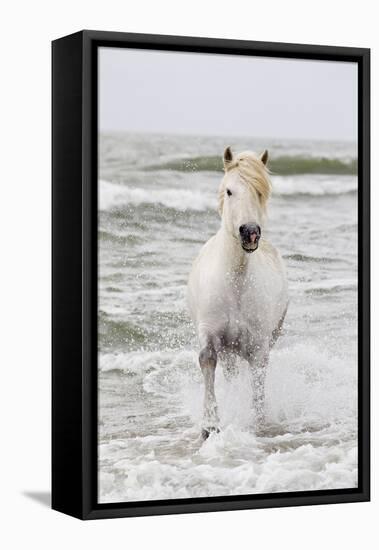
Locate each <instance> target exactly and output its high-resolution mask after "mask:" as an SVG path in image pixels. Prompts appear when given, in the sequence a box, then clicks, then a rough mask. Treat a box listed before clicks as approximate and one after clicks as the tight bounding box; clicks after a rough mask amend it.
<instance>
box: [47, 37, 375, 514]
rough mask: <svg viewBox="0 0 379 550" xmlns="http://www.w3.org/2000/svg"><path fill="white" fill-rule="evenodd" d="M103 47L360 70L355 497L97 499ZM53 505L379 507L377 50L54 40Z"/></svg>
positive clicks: (180, 509)
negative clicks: (373, 298) (373, 412)
mask: <svg viewBox="0 0 379 550" xmlns="http://www.w3.org/2000/svg"><path fill="white" fill-rule="evenodd" d="M100 46H102V47H104V46H112V47H118V48H139V49H144V50H166V51H180V52H203V53H209V54H212V53H218V54H220V53H222V54H226V55H228V54H234V55H244V56H252V55H254V56H257V55H258V56H262V55H264V56H265V57H277V58H297V59H313V60H334V61H353V62H356V63H357V64H358V86H359V89H358V113H359V120H358V182H359V187H358V189H359V192H358V209H359V215H358V231H359V250H358V266H359V269H358V271H359V273H358V277H359V278H358V315H359V327H358V357H359V364H358V370H359V377H358V411H359V432H358V433H359V435H358V465H359V476H358V477H359V483H358V487H357V488H356V489H341V490H319V491H306V492H293V493H274V494H259V495H238V496H230V497H211V498H192V499H177V500H166V501H165V500H159V501H150V502H125V503H117V504H98V503H97V49H98V48H99V47H100ZM52 99H53V102H52V142H53V143H52V159H53V165H52V183H53V188H52V191H53V193H52V213H53V224H52V231H53V250H52V257H53V265H52V278H53V289H52V348H53V352H52V508H53V509H55V510H58V511H61V512H64V513H66V514H69V515H72V516H75V517H77V518H81V519H96V518H114V517H123V516H145V515H155V514H178V513H188V512H205V511H218V510H241V509H248V508H267V507H280V506H301V505H310V504H329V503H342V502H358V501H367V500H369V499H370V205H369V195H370V50H369V49H364V48H350V47H335V46H318V45H302V44H284V43H268V42H253V41H252V42H251V41H241V40H224V39H222V40H219V39H210V38H194V37H191V38H189V37H181V36H158V35H144V34H129V33H128V34H126V33H119V32H102V31H90V30H88V31H87V30H86V31H81V32H78V33H75V34H72V35H69V36H66V37H63V38H61V39H58V40H55V41H54V42H53V43H52Z"/></svg>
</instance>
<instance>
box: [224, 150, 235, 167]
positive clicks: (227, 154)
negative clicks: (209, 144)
mask: <svg viewBox="0 0 379 550" xmlns="http://www.w3.org/2000/svg"><path fill="white" fill-rule="evenodd" d="M232 160H233V153H232V150H231V148H230V147H227V148H226V149H225V151H224V168H225V170H226V169H227V167H228V165H229V164H230V163H231V162H232Z"/></svg>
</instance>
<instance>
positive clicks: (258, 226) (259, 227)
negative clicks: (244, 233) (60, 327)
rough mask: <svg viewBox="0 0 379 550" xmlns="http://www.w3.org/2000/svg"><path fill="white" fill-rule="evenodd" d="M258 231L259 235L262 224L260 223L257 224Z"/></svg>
mask: <svg viewBox="0 0 379 550" xmlns="http://www.w3.org/2000/svg"><path fill="white" fill-rule="evenodd" d="M257 233H258V235H260V234H261V226H260V225H258V224H257Z"/></svg>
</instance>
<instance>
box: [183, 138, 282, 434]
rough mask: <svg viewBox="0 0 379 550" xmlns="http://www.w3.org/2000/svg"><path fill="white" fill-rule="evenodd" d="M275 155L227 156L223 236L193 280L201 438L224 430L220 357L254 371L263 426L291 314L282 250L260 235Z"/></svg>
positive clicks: (229, 365) (206, 250)
mask: <svg viewBox="0 0 379 550" xmlns="http://www.w3.org/2000/svg"><path fill="white" fill-rule="evenodd" d="M267 159H268V152H267V151H264V153H262V154H261V155H260V156H257V155H255V154H254V153H252V152H249V151H248V152H244V153H240V154H239V155H233V153H232V152H231V150H230V147H228V148H227V149H226V150H225V152H224V169H225V176H224V178H223V179H222V181H221V185H220V188H219V213H220V216H221V218H222V222H221V227H220V229H219V231H218V232H217V233H216V235H214V236H213V237H211V238H210V239H209V241H208V242H207V243H206V244H205V245H204V246H203V248H202V250H201V251H200V254H199V256H198V257H197V259H196V260H195V262H194V264H193V266H192V270H191V274H190V277H189V282H188V289H187V290H188V304H189V309H190V313H191V317H192V320H193V322H194V324H195V327H196V331H197V335H198V338H199V342H200V349H201V351H200V354H199V363H200V367H201V370H202V373H203V376H204V383H205V395H204V416H203V427H202V435H203V437H204V439H205V438H207V437H208V435H209V434H210V432H212V431H219V428H218V425H219V417H218V412H217V403H216V396H215V389H214V382H215V371H216V364H217V359H218V357H219V358H220V359H221V360H222V363H223V365H224V367H225V374H226V375H227V376H230V375H232V374H233V373H234V372H235V370H236V367H235V362H236V358H237V356H239V357H242V358H243V359H245V360H246V361H247V362H248V363H249V365H250V370H251V377H252V386H253V397H252V406H253V409H254V411H255V419H256V422H257V427H258V428H262V427H263V424H264V398H265V394H264V384H265V374H266V370H267V364H268V358H269V350H270V347H271V346H272V344H273V343H274V342H275V340H276V338H277V337H278V336H279V334H280V331H281V328H282V324H283V321H284V317H285V314H286V311H287V304H288V295H287V279H286V273H285V268H284V264H283V261H282V258H281V256H280V254H279V252H278V251H277V250H276V249H275V248H274V247H273V246H272V245H271V244H270V243H269V242H268V241H267V240H265V239H264V238H262V237H261V234H262V229H261V228H262V227H263V226H264V221H265V214H266V204H267V201H268V199H269V197H270V193H271V183H270V179H269V173H268V170H267V168H266V164H267Z"/></svg>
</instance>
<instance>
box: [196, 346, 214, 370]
mask: <svg viewBox="0 0 379 550" xmlns="http://www.w3.org/2000/svg"><path fill="white" fill-rule="evenodd" d="M199 363H200V367H215V366H216V363H217V353H216V350H215V349H214V348H213V347H211V346H207V347H205V348H203V349H202V350H201V352H200V354H199Z"/></svg>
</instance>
